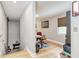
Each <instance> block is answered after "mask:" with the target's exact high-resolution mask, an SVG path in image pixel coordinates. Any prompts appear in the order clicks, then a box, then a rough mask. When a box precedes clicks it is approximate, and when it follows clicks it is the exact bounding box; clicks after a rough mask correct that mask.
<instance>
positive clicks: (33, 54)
mask: <svg viewBox="0 0 79 59" xmlns="http://www.w3.org/2000/svg"><path fill="white" fill-rule="evenodd" d="M27 51H28V53H29V54H30V55H31V57H32V58H36V57H37V56H36V53H32V52H31V51H30V50H29V49H28V48H27Z"/></svg>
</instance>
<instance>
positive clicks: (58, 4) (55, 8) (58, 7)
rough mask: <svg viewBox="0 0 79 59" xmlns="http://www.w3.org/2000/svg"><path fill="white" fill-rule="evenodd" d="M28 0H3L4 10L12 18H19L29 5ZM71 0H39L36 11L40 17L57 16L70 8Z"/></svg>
mask: <svg viewBox="0 0 79 59" xmlns="http://www.w3.org/2000/svg"><path fill="white" fill-rule="evenodd" d="M27 4H28V2H27V1H17V2H16V3H14V2H13V1H5V2H2V5H3V8H4V11H5V13H6V15H7V16H8V17H9V19H10V20H16V19H17V20H18V19H19V18H20V16H21V15H22V13H23V11H24V9H25V8H26V7H27ZM70 4H71V2H70V1H39V2H36V13H37V14H38V15H39V17H45V16H55V15H58V14H60V13H63V12H66V11H68V10H70V8H71V7H70V6H71V5H70Z"/></svg>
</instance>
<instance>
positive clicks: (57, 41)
mask: <svg viewBox="0 0 79 59" xmlns="http://www.w3.org/2000/svg"><path fill="white" fill-rule="evenodd" d="M47 40H48V41H51V42H54V43H57V44H60V45H64V43H61V42H59V41H56V40H51V39H47Z"/></svg>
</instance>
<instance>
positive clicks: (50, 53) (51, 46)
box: [2, 41, 63, 58]
mask: <svg viewBox="0 0 79 59" xmlns="http://www.w3.org/2000/svg"><path fill="white" fill-rule="evenodd" d="M46 42H47V44H48V47H46V48H43V49H40V51H39V53H38V54H36V57H37V58H59V57H60V53H61V52H62V51H63V48H62V46H60V45H58V44H55V43H51V42H49V41H46ZM2 58H31V55H30V54H29V53H28V52H27V51H25V50H22V51H19V52H15V53H11V54H7V55H4V56H2Z"/></svg>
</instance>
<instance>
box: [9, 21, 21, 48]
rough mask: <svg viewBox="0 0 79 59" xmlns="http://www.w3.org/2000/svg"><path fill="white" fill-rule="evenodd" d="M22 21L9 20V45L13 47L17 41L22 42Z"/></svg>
mask: <svg viewBox="0 0 79 59" xmlns="http://www.w3.org/2000/svg"><path fill="white" fill-rule="evenodd" d="M19 36H20V21H19V20H10V21H9V22H8V45H9V46H10V47H11V49H13V44H14V43H16V41H19V42H20V37H19Z"/></svg>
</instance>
